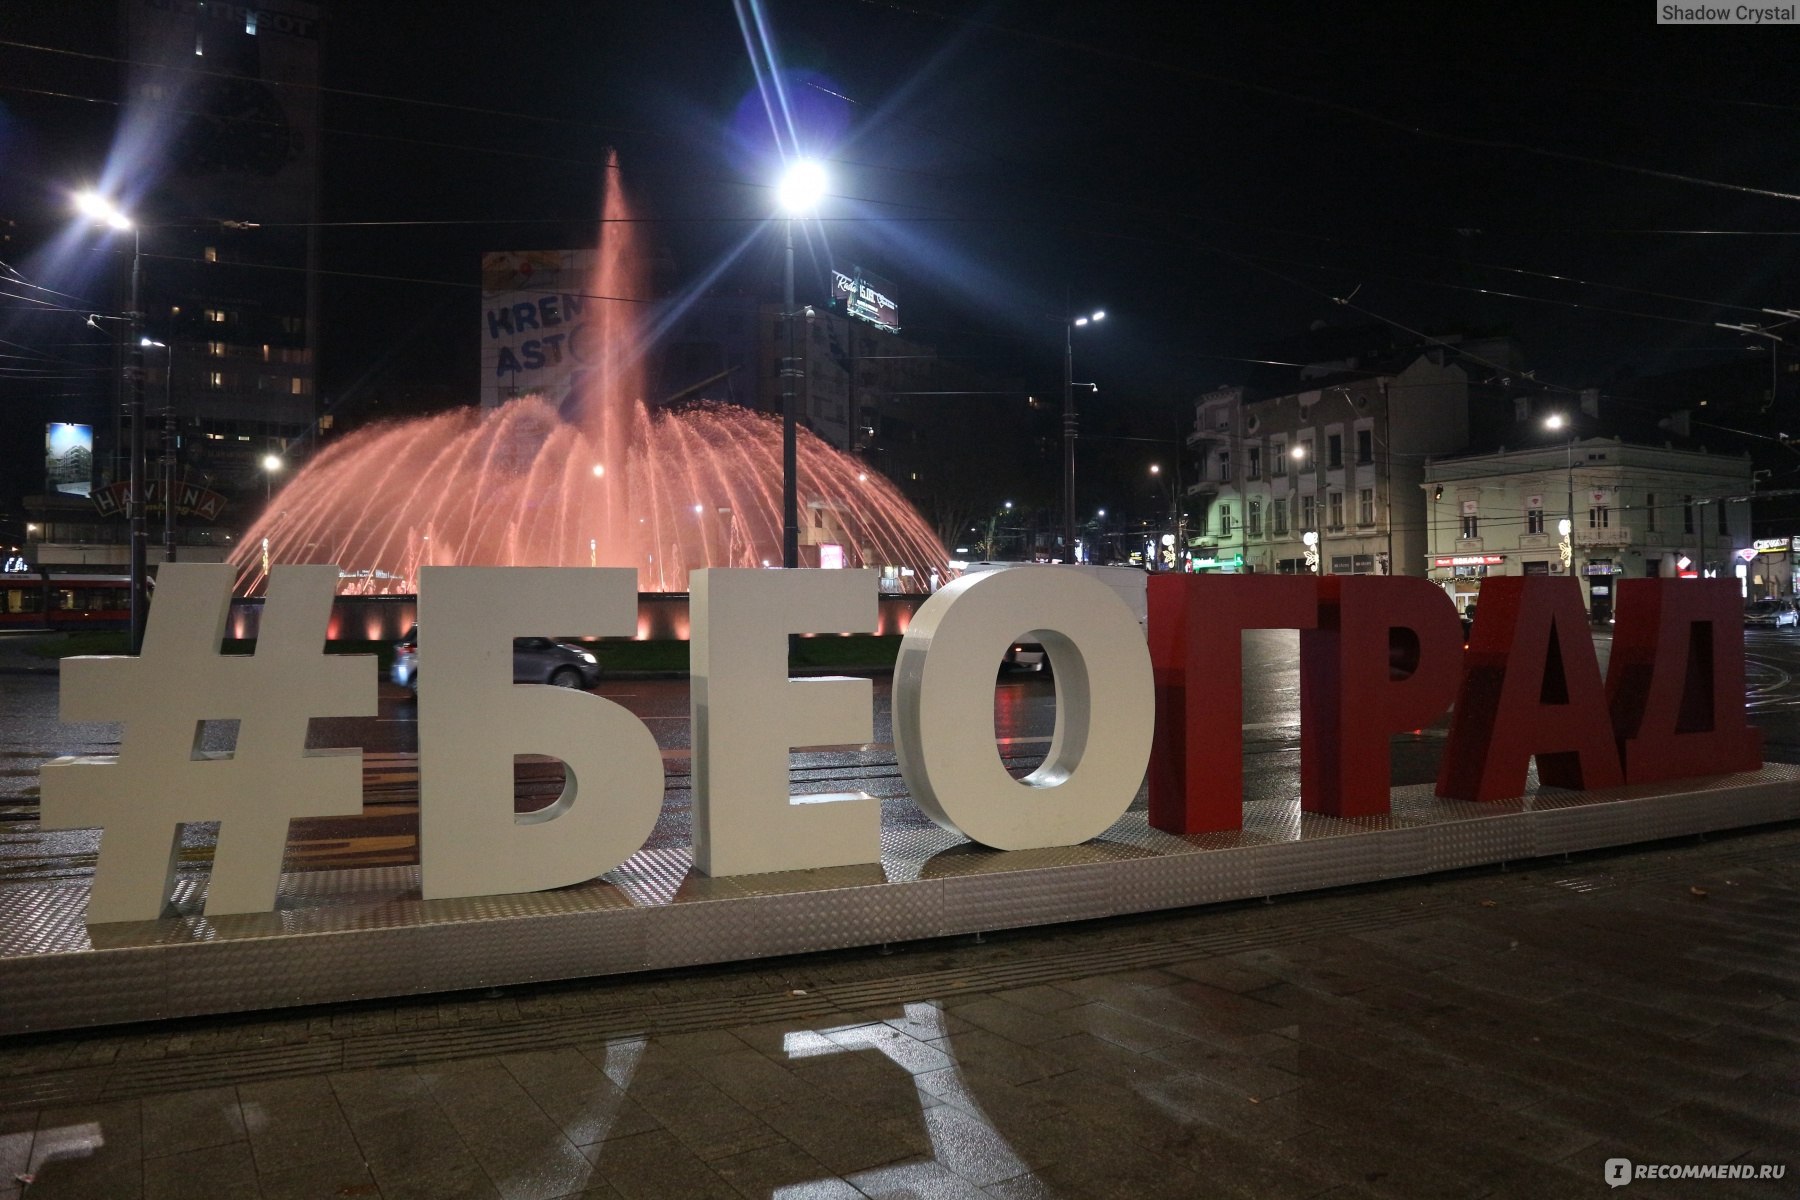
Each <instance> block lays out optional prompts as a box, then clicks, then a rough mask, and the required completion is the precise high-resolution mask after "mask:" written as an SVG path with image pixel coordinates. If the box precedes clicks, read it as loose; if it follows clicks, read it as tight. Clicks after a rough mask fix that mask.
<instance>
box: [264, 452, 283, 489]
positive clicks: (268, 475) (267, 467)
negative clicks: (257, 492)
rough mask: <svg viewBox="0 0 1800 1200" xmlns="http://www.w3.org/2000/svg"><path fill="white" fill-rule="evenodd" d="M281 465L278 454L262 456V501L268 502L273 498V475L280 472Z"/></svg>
mask: <svg viewBox="0 0 1800 1200" xmlns="http://www.w3.org/2000/svg"><path fill="white" fill-rule="evenodd" d="M283 465H284V464H283V463H282V459H281V455H279V454H265V455H263V459H262V469H263V499H264V500H269V499H272V498H273V497H274V495H275V474H276V472H278V471H280V470H281V468H282V466H283Z"/></svg>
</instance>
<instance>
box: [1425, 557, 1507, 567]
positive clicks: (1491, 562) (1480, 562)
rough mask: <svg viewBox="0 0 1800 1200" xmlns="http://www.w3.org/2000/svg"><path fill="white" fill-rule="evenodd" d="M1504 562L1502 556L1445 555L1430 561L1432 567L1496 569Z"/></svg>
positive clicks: (1504, 559) (1504, 558)
mask: <svg viewBox="0 0 1800 1200" xmlns="http://www.w3.org/2000/svg"><path fill="white" fill-rule="evenodd" d="M1505 561H1506V555H1504V554H1446V555H1442V556H1440V557H1438V558H1434V559H1432V560H1431V565H1432V566H1434V567H1497V566H1499V565H1500V564H1501V563H1504V562H1505Z"/></svg>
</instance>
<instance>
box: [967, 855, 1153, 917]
mask: <svg viewBox="0 0 1800 1200" xmlns="http://www.w3.org/2000/svg"><path fill="white" fill-rule="evenodd" d="M1068 849H1080V847H1068ZM1017 853H1026V854H1032V855H1045V856H1049V855H1051V854H1053V853H1054V852H1052V851H1048V850H1043V851H1038V850H1031V851H1019V852H1017ZM1119 869H1120V865H1119V864H1115V863H1105V862H1101V863H1096V862H1087V863H1080V864H1079V865H1066V866H1054V865H1053V866H1047V867H1043V868H1039V869H1035V870H1025V871H993V872H988V873H985V874H967V875H954V876H949V877H947V878H945V879H944V881H943V884H944V926H945V930H944V931H945V932H946V933H980V932H983V931H985V930H989V929H1019V928H1023V927H1025V926H1028V925H1054V924H1057V923H1059V922H1062V921H1086V920H1091V919H1093V918H1094V917H1105V916H1111V915H1112V914H1113V913H1116V912H1119V911H1121V910H1120V909H1118V908H1117V907H1115V905H1116V903H1117V902H1116V900H1115V899H1114V897H1113V890H1112V887H1111V882H1112V880H1113V878H1114V876H1115V873H1116V871H1117V870H1119Z"/></svg>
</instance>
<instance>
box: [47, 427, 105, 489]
mask: <svg viewBox="0 0 1800 1200" xmlns="http://www.w3.org/2000/svg"><path fill="white" fill-rule="evenodd" d="M44 480H45V484H46V486H47V487H48V488H49V489H50V490H51V491H52V492H61V493H63V494H64V495H70V496H86V495H88V494H89V493H90V492H92V491H93V490H94V427H93V426H92V425H66V424H64V423H63V422H61V421H52V422H51V423H50V424H48V425H46V426H44Z"/></svg>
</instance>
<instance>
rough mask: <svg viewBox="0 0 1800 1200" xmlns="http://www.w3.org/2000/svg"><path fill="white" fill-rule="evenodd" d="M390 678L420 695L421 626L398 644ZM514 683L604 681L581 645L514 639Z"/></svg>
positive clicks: (583, 684) (587, 684) (595, 661)
mask: <svg viewBox="0 0 1800 1200" xmlns="http://www.w3.org/2000/svg"><path fill="white" fill-rule="evenodd" d="M388 677H389V678H390V679H392V680H393V681H394V682H395V683H397V684H399V685H400V686H401V687H403V688H406V689H407V690H408V691H410V692H412V693H413V694H415V695H417V694H418V691H419V627H418V626H417V625H414V626H413V627H412V628H411V629H408V630H407V631H406V636H404V637H402V638H401V639H400V640H399V641H398V642H395V643H394V666H393V669H392V670H391V671H390V672H389V675H388ZM513 682H514V683H547V684H550V685H551V686H552V687H566V688H591V687H593V686H594V685H595V684H597V683H599V682H600V663H599V660H598V659H596V658H595V657H594V656H593V655H592V654H590V653H588V652H587V651H586V650H583V649H582V648H581V647H579V646H568V645H564V644H563V643H562V642H559V641H556V640H555V639H553V638H547V637H516V638H514V639H513Z"/></svg>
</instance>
